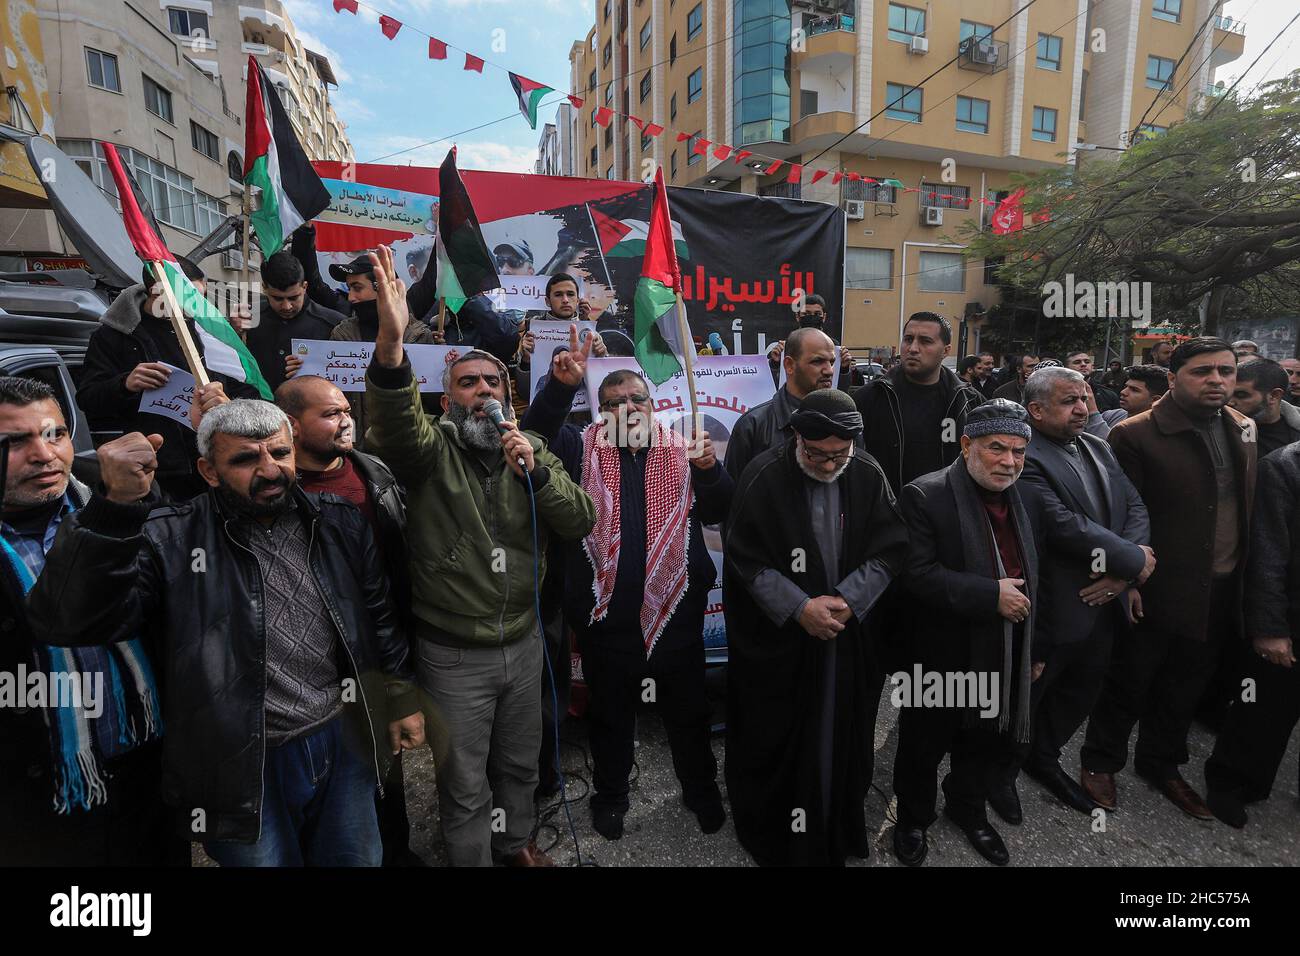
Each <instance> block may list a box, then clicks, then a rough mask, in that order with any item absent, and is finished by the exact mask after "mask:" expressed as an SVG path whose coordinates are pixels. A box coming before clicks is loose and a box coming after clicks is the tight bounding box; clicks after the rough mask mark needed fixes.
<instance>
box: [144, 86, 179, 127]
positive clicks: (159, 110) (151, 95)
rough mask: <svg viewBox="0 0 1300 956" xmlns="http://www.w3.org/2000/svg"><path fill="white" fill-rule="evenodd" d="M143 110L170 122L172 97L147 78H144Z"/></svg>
mask: <svg viewBox="0 0 1300 956" xmlns="http://www.w3.org/2000/svg"><path fill="white" fill-rule="evenodd" d="M144 108H145V109H147V110H148V111H149V112H150V113H152V114H154V116H161V117H162V118H163V119H165V120H166V121H167V122H169V123H170V122H172V95H171V93H169V92H168V91H167V90H165V89H163V88H162V87H161V86H159V85H158V84H157V83H155V82H154V81H153V80H151V79H149V77H147V76H146V77H145V78H144Z"/></svg>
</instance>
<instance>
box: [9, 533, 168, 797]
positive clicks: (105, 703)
mask: <svg viewBox="0 0 1300 956" xmlns="http://www.w3.org/2000/svg"><path fill="white" fill-rule="evenodd" d="M0 548H2V549H3V552H4V557H5V560H6V561H8V563H9V567H10V569H11V570H12V572H13V574H14V577H15V578H17V580H18V583H19V585H20V586H21V587H22V590H23V594H24V595H26V594H27V593H28V592H29V591H31V589H32V588H33V587H34V586H35V584H36V575H35V574H34V573H33V571H32V569H31V568H30V567H29V566H28V564H27V562H26V561H24V560H23V558H22V557H21V556H20V555H19V554H18V552H17V551H16V550H14V547H13V546H12V545H11V544H10V543H9V542H8V541H6V540H5V539H4V538H3V537H0ZM38 573H39V572H38ZM33 654H34V657H35V663H36V667H37V670H38V671H40V672H41V673H43V674H44V675H45V680H46V686H47V687H49V688H50V689H51V694H50V696H49V699H47V700H46V706H45V708H44V715H45V724H46V728H47V730H48V732H49V737H50V753H51V761H50V763H51V765H52V767H53V771H54V809H55V810H56V811H57V812H58V813H63V814H66V813H69V812H71V811H72V810H73V809H74V808H77V809H81V810H89V809H90V808H91V807H93V806H98V805H101V804H104V803H106V802H107V800H108V787H107V784H106V781H105V777H104V761H105V760H107V759H110V758H112V757H117V756H120V755H122V754H124V753H127V752H128V751H130V750H133V749H134V748H136V747H138V746H141V745H142V744H145V743H147V742H148V741H151V740H156V739H158V738H159V737H161V736H162V717H161V710H160V708H159V704H158V690H157V687H156V686H155V683H154V676H153V669H152V668H151V667H150V665H149V659H148V657H146V656H145V653H144V650H143V648H142V647H141V646H140V639H139V638H132V639H131V640H129V641H121V642H118V643H116V644H111V645H107V646H103V647H52V646H49V645H40V644H37V645H34V647H33ZM98 674H102V675H103V684H102V689H101V699H100V701H99V703H100V705H101V707H102V710H101V712H100V714H99V716H98V717H96V718H93V719H91V718H89V717H87V715H86V711H85V708H84V707H83V706H82V703H83V702H82V701H79V700H77V701H74V700H67V699H58V698H57V697H56V696H55V695H54V694H53V689H54V688H56V687H59V686H65V687H82V686H85V685H86V684H87V683H89V682H93V681H94V679H95V676H96V675H98ZM56 678H57V679H56Z"/></svg>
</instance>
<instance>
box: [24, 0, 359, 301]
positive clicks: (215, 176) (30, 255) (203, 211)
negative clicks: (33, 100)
mask: <svg viewBox="0 0 1300 956" xmlns="http://www.w3.org/2000/svg"><path fill="white" fill-rule="evenodd" d="M23 2H28V3H29V5H30V6H32V7H34V10H35V16H36V19H37V21H38V22H39V38H40V44H41V46H42V47H43V54H44V63H43V69H44V74H45V83H46V86H47V89H48V101H49V106H48V112H49V117H50V120H51V128H49V129H46V130H44V131H43V132H44V133H45V134H46V135H51V134H52V135H53V138H55V139H56V140H57V142H58V145H59V146H60V148H61V149H63V151H64V152H66V153H67V154H68V155H69V156H71V157H73V158H74V159H76V160H77V161H78V163H79V165H81V166H82V168H83V169H84V170H85V172H86V173H87V174H88V175H89V176H90V177H91V178H92V179H93V181H94V182H95V183H96V184H97V185H99V186H100V187H101V188H102V189H104V190H105V191H107V192H108V193H110V194H111V195H114V196H115V195H116V190H115V187H114V185H113V182H112V177H111V175H110V174H109V171H108V167H107V163H106V161H105V159H104V153H103V149H102V147H101V146H100V142H102V141H108V142H112V143H115V144H116V145H117V146H118V147H119V151H120V152H121V154H122V156H123V158H124V160H125V161H126V162H127V163H128V165H129V167H130V169H131V172H132V174H133V176H134V177H135V179H136V181H137V182H138V183H139V184H140V187H141V189H142V190H143V191H144V193H145V195H146V196H147V197H148V198H149V199H150V201H151V203H152V204H153V207H154V212H155V215H156V216H157V218H158V221H159V223H160V225H161V226H162V229H163V234H164V239H165V240H166V241H167V243H168V245H169V246H170V248H172V249H173V250H174V251H176V252H178V253H184V252H186V251H188V250H189V249H191V248H192V247H193V246H194V245H196V244H197V243H198V241H199V240H200V239H201V238H202V237H203V236H205V235H207V234H208V233H209V232H210V231H211V230H212V229H214V228H216V227H217V226H218V225H219V224H220V223H221V222H223V221H224V219H225V218H226V217H227V216H228V215H230V214H232V213H237V212H238V211H239V209H240V206H241V203H242V199H243V190H244V187H243V184H242V183H241V182H240V179H241V177H242V169H243V152H244V129H243V121H242V117H243V114H244V105H245V96H246V92H245V90H246V87H245V81H246V76H247V57H248V54H249V53H253V54H255V55H257V57H258V59H259V61H260V62H262V63H263V65H264V67H265V68H266V71H267V74H268V76H269V77H270V78H271V81H272V84H273V86H274V87H275V89H276V91H277V92H278V94H279V96H280V98H281V100H282V102H283V103H284V104H285V109H286V112H287V113H288V115H289V116H290V119H291V121H292V122H293V124H294V127H295V130H296V131H297V133H298V135H299V138H300V140H301V141H302V143H303V146H304V148H305V149H306V151H307V154H308V155H309V156H311V157H312V158H321V159H337V160H342V161H350V160H351V159H352V147H351V144H350V143H349V142H348V139H347V132H346V129H345V128H344V126H343V124H342V123H341V122H340V121H339V119H338V117H337V116H336V115H335V114H334V111H333V108H332V107H331V106H330V104H329V95H328V88H329V86H331V85H337V84H336V81H335V78H334V74H333V71H332V69H331V67H330V64H329V61H328V60H327V59H326V58H325V57H324V56H322V55H320V54H318V53H315V52H313V51H310V50H307V49H306V48H305V47H303V45H302V43H301V41H299V40H298V38H297V36H296V34H295V32H294V30H293V24H292V22H291V21H290V20H289V19H288V17H287V15H286V14H285V13H284V10H283V8H282V7H281V5H280V3H279V2H278V0H261V2H256V0H255V2H253V3H251V4H247V3H245V4H240V3H235V2H227V0H159V2H157V3H153V2H149V0H111V2H106V0H57V2H56V0H23ZM5 216H6V219H7V218H8V216H9V213H6V214H5ZM4 233H5V235H4V236H3V237H0V238H2V239H7V242H6V244H5V245H4V246H3V247H0V264H3V265H4V266H5V267H7V268H22V267H23V263H24V261H25V260H26V261H30V260H32V259H34V258H50V259H54V260H56V259H57V257H59V256H75V255H76V250H75V249H73V248H72V247H71V246H70V245H69V244H68V243H67V242H66V240H65V239H64V238H63V237H62V235H61V234H60V232H59V230H58V227H57V225H56V224H55V222H54V217H53V215H52V214H51V213H48V212H42V211H32V212H30V213H28V214H24V215H23V216H22V219H21V221H18V222H16V223H15V226H14V227H13V228H12V232H11V230H9V229H6V230H4ZM240 266H241V259H240V256H239V254H238V252H237V251H236V252H233V253H227V254H224V255H223V256H222V257H221V258H220V260H218V259H216V258H212V259H208V260H207V261H206V262H205V263H204V268H205V270H206V271H207V272H208V273H209V274H210V275H214V276H217V277H219V278H225V279H234V278H236V277H237V275H238V273H237V270H238V269H239V268H240Z"/></svg>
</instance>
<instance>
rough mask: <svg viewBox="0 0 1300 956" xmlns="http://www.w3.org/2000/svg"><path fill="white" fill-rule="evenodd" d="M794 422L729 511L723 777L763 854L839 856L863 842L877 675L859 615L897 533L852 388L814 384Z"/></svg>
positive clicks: (859, 849)
mask: <svg viewBox="0 0 1300 956" xmlns="http://www.w3.org/2000/svg"><path fill="white" fill-rule="evenodd" d="M790 426H791V428H792V429H793V434H792V436H791V438H790V439H789V440H788V441H786V442H785V443H784V445H781V446H778V447H774V448H769V449H767V450H766V451H764V452H762V453H761V454H760V455H758V457H756V458H755V459H754V460H753V461H752V462H750V463H749V465H748V466H747V467H746V468H745V470H744V473H743V474H742V475H741V476H740V481H739V484H738V486H737V488H736V493H735V496H734V498H733V499H732V507H731V512H730V515H729V517H728V519H727V539H726V547H725V552H724V553H725V557H724V561H723V587H724V589H725V597H726V602H725V603H726V615H727V637H728V650H729V654H730V659H729V663H728V675H727V690H728V701H727V711H728V715H727V763H726V778H727V790H728V793H729V795H730V797H731V809H732V816H733V818H734V819H735V821H736V833H737V835H738V836H739V837H740V842H741V844H742V845H743V846H744V847H745V849H747V850H748V851H749V852H750V853H751V854H752V855H753V856H754V858H755V859H756V860H757V861H758V862H759V863H760V864H764V865H783V864H787V865H788V864H802V865H836V866H840V865H843V863H844V861H845V859H846V857H849V856H856V857H865V856H867V853H868V846H869V840H868V837H867V828H866V813H865V807H864V801H865V799H866V795H867V788H868V787H869V786H870V785H871V771H872V762H873V760H872V757H873V753H874V747H873V743H874V736H875V721H876V708H877V705H878V704H879V701H880V688H881V681H882V675H881V672H880V670H879V668H878V667H877V664H876V659H875V648H874V644H875V638H874V633H873V631H874V629H873V626H872V622H871V621H869V620H868V617H869V614H870V612H871V610H872V608H873V607H874V606H875V604H876V602H877V600H878V599H879V598H880V595H881V594H882V593H884V590H885V588H886V587H887V586H888V585H889V582H890V581H891V580H892V579H893V577H894V576H895V575H896V574H897V573H898V572H899V571H900V570H901V568H902V564H903V558H904V553H905V551H906V548H907V530H906V528H905V526H904V525H903V519H902V516H901V515H900V514H899V511H898V507H897V505H896V504H895V503H894V496H893V494H892V493H891V492H890V490H889V483H888V482H887V481H886V480H885V475H884V473H883V472H882V471H881V470H880V466H879V465H878V464H876V461H875V459H873V458H872V457H871V456H870V455H868V454H867V453H866V452H864V451H862V450H861V448H860V447H858V445H857V439H859V438H860V437H861V434H862V416H861V414H859V412H858V410H857V408H856V407H855V406H854V404H853V399H852V398H850V397H849V396H848V395H846V394H845V393H844V392H841V391H838V390H835V389H831V388H821V389H818V390H816V391H813V392H810V393H809V394H808V395H806V396H805V397H804V398H803V401H802V403H801V404H800V405H799V407H798V409H797V410H796V411H795V412H794V413H793V414H792V415H791V416H790Z"/></svg>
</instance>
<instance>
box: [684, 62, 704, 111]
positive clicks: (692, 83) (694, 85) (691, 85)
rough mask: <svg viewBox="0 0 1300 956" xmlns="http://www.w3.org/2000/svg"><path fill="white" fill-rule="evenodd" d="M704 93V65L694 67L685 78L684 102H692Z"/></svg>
mask: <svg viewBox="0 0 1300 956" xmlns="http://www.w3.org/2000/svg"><path fill="white" fill-rule="evenodd" d="M703 93H704V67H702V66H699V67H696V68H695V72H694V73H692V74H691V75H690V76H688V77H687V78H686V102H687V103H694V102H695V101H696V100H698V99H699V98H700V96H701V95H702V94H703Z"/></svg>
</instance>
